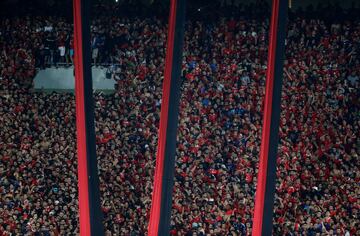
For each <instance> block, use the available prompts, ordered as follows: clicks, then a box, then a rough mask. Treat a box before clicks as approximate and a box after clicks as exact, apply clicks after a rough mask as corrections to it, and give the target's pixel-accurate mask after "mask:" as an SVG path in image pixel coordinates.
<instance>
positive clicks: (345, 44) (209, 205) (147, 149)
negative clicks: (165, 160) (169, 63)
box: [0, 17, 360, 235]
mask: <svg viewBox="0 0 360 236" xmlns="http://www.w3.org/2000/svg"><path fill="white" fill-rule="evenodd" d="M252 18H253V17H245V18H239V17H234V18H221V19H219V20H217V21H215V22H204V21H189V22H187V25H186V35H185V45H184V59H183V72H182V80H183V83H182V99H181V103H180V108H181V110H180V121H179V131H178V148H177V157H176V158H177V162H176V175H175V176H176V180H175V186H174V194H173V214H172V220H171V235H250V233H251V225H252V214H253V212H252V211H253V208H254V194H255V187H256V175H257V165H258V156H259V148H260V137H261V125H262V121H261V120H262V109H263V107H262V105H263V102H262V101H263V97H264V91H265V89H264V85H265V73H266V64H267V45H268V28H269V25H268V21H258V20H254V19H252ZM17 22H18V23H16V21H11V22H9V21H7V22H6V21H2V22H1V24H2V26H4V27H1V29H2V31H1V35H0V37H3V38H2V39H6V40H7V41H4V42H6V43H3V44H2V45H1V47H2V57H1V62H3V61H4V63H6V65H7V66H2V67H3V68H2V70H1V76H0V77H2V78H3V79H2V80H1V83H2V82H4V81H6V84H7V87H6V88H7V89H6V88H5V87H3V88H5V89H4V90H3V89H2V90H1V94H0V95H1V96H0V122H1V123H2V127H3V128H2V129H1V130H0V196H1V198H0V199H1V200H0V233H1V234H3V235H10V233H13V234H14V235H32V234H34V235H41V234H42V235H49V234H50V235H76V234H77V233H78V215H77V183H76V180H77V176H76V162H77V161H76V148H75V143H76V138H75V106H74V97H73V95H71V94H61V95H60V94H56V93H52V94H45V93H29V92H28V91H27V90H24V89H19V88H21V85H20V84H19V85H16V83H17V82H16V81H19V79H23V77H15V76H16V73H17V71H18V70H17V69H16V68H18V67H21V68H22V71H24V72H26V73H30V72H29V71H30V70H31V73H34V67H35V66H41V65H43V64H42V62H41V60H42V59H41V58H43V59H44V61H48V62H49V63H50V64H52V63H54V60H55V62H57V60H58V59H56V56H55V57H54V55H55V54H54V52H58V53H60V50H59V51H57V50H58V49H59V47H58V45H57V44H56V46H51V47H50V46H49V50H48V52H49V53H45V54H43V53H42V52H45V50H42V49H44V48H45V47H46V45H52V44H51V43H53V42H59V41H58V37H60V38H61V37H62V38H63V40H64V41H63V42H64V45H66V46H65V55H68V56H66V57H65V58H63V59H61V58H60V59H61V60H63V61H65V62H66V61H67V60H68V62H69V63H70V62H71V45H72V43H71V39H72V35H71V31H72V29H71V24H69V23H66V22H65V20H62V19H60V18H59V19H58V18H48V20H47V21H42V20H41V19H40V18H39V19H38V20H37V19H36V18H34V19H33V18H31V19H30V18H25V19H18V20H17ZM20 24H21V25H23V26H24V27H23V28H24V29H21V30H23V31H20V32H21V33H19V34H17V33H16V32H17V31H15V32H14V31H13V30H12V29H13V28H12V27H16V28H21V27H17V26H19V25H20ZM8 25H10V26H8ZM5 26H6V27H5ZM26 26H27V27H26ZM108 26H112V27H111V29H109V27H108ZM166 28H167V27H166V21H162V20H158V19H155V18H152V19H146V20H141V19H133V18H131V19H125V18H113V17H99V19H97V20H95V21H93V24H92V32H93V38H92V42H91V43H92V49H98V50H95V53H94V50H93V53H92V56H93V59H98V60H96V63H98V62H101V61H110V62H111V63H114V64H116V68H115V71H116V74H115V77H116V79H117V80H118V86H117V92H116V93H115V94H112V95H103V94H97V95H95V101H96V134H97V156H98V160H99V171H100V190H101V193H102V209H103V212H104V224H105V228H106V230H107V231H106V234H107V235H144V234H145V232H146V227H147V222H148V217H149V208H150V204H151V193H152V186H151V185H152V176H153V173H154V165H155V154H156V145H157V128H158V123H159V113H160V106H161V87H162V86H161V84H162V75H163V69H164V58H165V47H166V32H167V31H166ZM3 29H8V30H3ZM36 29H40V30H39V31H37V30H36ZM6 32H8V33H6ZM7 34H10V36H7ZM25 35H27V37H25ZM38 35H41V36H40V37H39V36H38ZM60 35H63V36H60ZM6 37H10V38H6ZM32 37H33V38H32ZM54 38H56V39H54ZM9 39H11V40H10V41H11V42H13V43H9V42H10V41H8V40H9ZM36 39H38V40H39V41H38V43H30V42H37V41H36ZM49 39H50V40H49ZM0 42H2V41H0ZM66 42H68V43H66ZM359 42H360V23H359V21H352V22H350V21H339V22H328V21H323V20H318V19H317V20H311V19H305V17H293V18H292V19H291V21H290V22H289V24H288V33H287V46H286V61H285V69H284V83H283V94H282V113H281V128H280V137H281V139H280V145H279V154H278V171H277V172H278V173H277V176H278V180H277V192H276V202H275V210H274V212H275V217H274V235H357V234H359V233H360V232H359V231H357V230H358V229H359V228H360V225H359V214H360V212H359V210H360V199H359V196H360V186H359V183H360V175H359V173H360V170H359V161H358V159H359V154H360V150H359V147H360V140H359V130H360V129H359V125H360V124H359V121H360V119H359V115H360V114H359V104H360V101H359V97H360V94H359V91H360V90H359V82H360V81H359V76H360V67H359V65H360V61H359V60H360V56H359V53H360V51H359V50H360V47H359ZM36 45H37V46H36ZM39 48H40V50H39ZM51 48H52V49H53V53H51ZM19 50H20V51H25V54H24V55H26V56H24V55H22V53H16V54H15V55H14V53H15V52H18V51H19ZM67 51H68V52H67ZM96 51H97V52H96ZM39 54H40V55H41V57H38V56H39ZM9 58H10V59H9ZM54 58H55V59H54ZM66 58H68V59H66ZM40 59H41V60H40ZM24 61H25V62H26V63H23V62H24ZM94 63H95V60H94ZM1 65H2V63H1ZM22 66H27V67H22ZM6 67H8V68H7V69H5V68H6ZM32 75H33V74H28V75H26V76H25V78H31V76H32ZM4 78H5V80H4ZM4 84H5V83H4ZM14 84H15V85H14Z"/></svg>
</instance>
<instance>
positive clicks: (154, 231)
mask: <svg viewBox="0 0 360 236" xmlns="http://www.w3.org/2000/svg"><path fill="white" fill-rule="evenodd" d="M176 6H177V0H171V6H170V16H169V28H168V37H167V50H166V61H165V73H164V81H163V95H162V102H161V113H160V128H159V136H158V137H159V138H158V148H157V154H156V167H155V176H154V188H153V194H152V202H151V211H150V222H149V227H148V235H149V236H157V235H158V234H159V230H158V228H159V223H160V210H161V193H162V177H163V170H164V159H165V145H166V130H167V123H168V114H169V95H170V84H171V73H172V62H173V48H174V36H175V23H176Z"/></svg>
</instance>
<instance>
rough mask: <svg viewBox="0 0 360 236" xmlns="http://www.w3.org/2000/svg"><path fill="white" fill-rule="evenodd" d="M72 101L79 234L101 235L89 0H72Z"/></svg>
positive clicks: (87, 235) (102, 230) (82, 235)
mask: <svg viewBox="0 0 360 236" xmlns="http://www.w3.org/2000/svg"><path fill="white" fill-rule="evenodd" d="M73 1H74V2H73V11H74V49H75V60H74V67H75V101H76V130H77V153H78V189H79V220H80V235H81V236H90V235H91V236H101V235H104V229H103V225H102V212H101V206H100V191H99V176H98V169H97V160H96V143H95V126H94V100H93V90H92V78H91V49H90V6H91V1H90V0H73Z"/></svg>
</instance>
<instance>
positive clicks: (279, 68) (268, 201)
mask: <svg viewBox="0 0 360 236" xmlns="http://www.w3.org/2000/svg"><path fill="white" fill-rule="evenodd" d="M287 10H288V1H287V0H280V1H279V13H278V14H279V16H278V22H277V41H276V50H275V65H274V87H273V94H272V112H271V124H270V137H269V155H268V166H267V176H266V186H265V198H264V211H263V224H262V235H269V236H270V235H272V226H273V210H274V194H275V181H276V156H277V149H278V143H279V124H280V112H281V90H282V77H283V66H284V55H285V36H286V20H287Z"/></svg>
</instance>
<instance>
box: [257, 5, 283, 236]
mask: <svg viewBox="0 0 360 236" xmlns="http://www.w3.org/2000/svg"><path fill="white" fill-rule="evenodd" d="M278 13H279V0H273V5H272V13H271V26H270V41H269V52H268V67H267V73H266V90H265V103H264V120H263V128H262V137H261V147H260V162H259V172H258V181H257V186H256V199H255V210H254V218H253V229H252V235H253V236H260V235H262V223H263V214H264V198H265V188H266V176H267V167H268V156H269V138H270V125H271V112H272V98H273V87H274V70H275V52H276V36H277V25H278Z"/></svg>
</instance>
